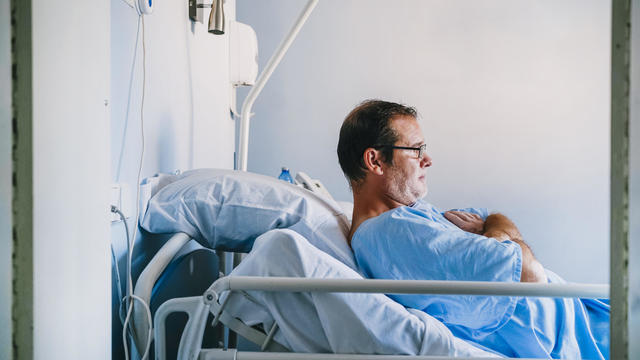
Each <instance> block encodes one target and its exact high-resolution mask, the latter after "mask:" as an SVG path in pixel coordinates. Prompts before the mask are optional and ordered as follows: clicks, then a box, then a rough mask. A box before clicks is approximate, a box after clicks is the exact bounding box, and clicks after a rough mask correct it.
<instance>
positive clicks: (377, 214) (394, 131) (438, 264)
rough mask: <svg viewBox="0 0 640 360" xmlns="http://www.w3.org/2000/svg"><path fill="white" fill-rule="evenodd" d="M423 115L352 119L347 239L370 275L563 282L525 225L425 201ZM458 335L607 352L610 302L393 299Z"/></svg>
mask: <svg viewBox="0 0 640 360" xmlns="http://www.w3.org/2000/svg"><path fill="white" fill-rule="evenodd" d="M416 117H417V113H416V111H415V109H413V108H410V107H406V106H404V105H400V104H395V103H390V102H384V101H379V100H369V101H365V102H363V103H362V104H360V105H359V106H358V107H356V108H355V109H354V110H353V111H351V113H350V114H349V115H348V116H347V117H346V119H345V121H344V123H343V124H342V128H341V130H340V139H339V142H338V158H339V161H340V166H341V167H342V170H343V171H344V173H345V176H346V177H347V178H348V180H349V181H350V184H351V188H352V191H353V198H354V210H353V220H352V228H351V232H350V234H349V239H350V244H351V247H352V248H353V251H354V254H355V257H356V260H357V262H358V266H359V267H360V268H361V270H362V271H363V272H364V274H365V275H366V276H368V277H372V278H384V279H407V280H418V279H423V280H424V279H429V280H466V281H505V282H517V281H523V282H525V281H526V282H552V283H562V282H564V281H563V280H562V279H561V278H560V277H559V276H558V275H556V274H554V273H553V272H551V271H549V270H546V269H544V268H543V267H542V265H541V264H540V263H539V262H538V261H537V260H536V258H535V257H534V255H533V253H532V251H531V249H530V248H529V246H528V245H527V244H526V243H525V242H524V241H523V240H522V236H521V234H520V232H519V231H518V229H517V227H516V226H515V225H514V224H513V223H512V222H511V221H510V220H509V219H508V218H507V217H506V216H504V215H501V214H491V215H489V214H488V213H487V210H486V209H465V210H464V211H448V212H444V213H443V212H441V211H440V210H438V209H437V208H435V207H434V206H433V205H431V204H429V203H427V202H425V201H424V200H421V198H422V197H423V196H425V195H426V193H427V184H426V169H427V168H428V167H430V166H431V165H432V159H431V158H430V157H429V155H427V153H426V146H425V144H424V136H423V134H422V131H421V129H420V126H419V124H418V122H417V120H416ZM391 297H392V298H393V299H394V300H396V301H398V302H400V303H401V304H403V305H404V306H407V307H411V308H415V309H422V310H423V311H425V312H426V313H428V314H430V315H432V316H434V317H436V318H438V319H440V320H441V321H442V322H444V323H445V324H446V325H447V327H449V329H450V330H451V331H452V332H453V334H454V335H456V336H458V337H460V338H463V339H466V340H468V341H471V342H474V343H476V344H479V345H481V346H485V347H487V348H490V349H492V350H495V351H499V352H500V353H502V354H504V355H507V356H514V357H551V358H558V357H562V358H589V359H601V358H608V356H609V333H608V332H609V304H608V302H604V301H599V300H589V299H552V298H521V297H504V296H494V297H489V296H486V297H480V296H446V295H442V296H441V295H422V294H416V295H414V294H410V295H392V296H391Z"/></svg>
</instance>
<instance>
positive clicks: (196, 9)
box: [188, 0, 225, 35]
mask: <svg viewBox="0 0 640 360" xmlns="http://www.w3.org/2000/svg"><path fill="white" fill-rule="evenodd" d="M188 3H189V18H190V19H191V21H193V22H199V23H204V15H203V13H202V9H205V8H211V12H209V23H208V25H207V29H208V31H209V32H210V33H211V34H214V35H224V33H225V16H224V0H213V2H212V3H210V4H207V3H204V2H203V1H198V0H188Z"/></svg>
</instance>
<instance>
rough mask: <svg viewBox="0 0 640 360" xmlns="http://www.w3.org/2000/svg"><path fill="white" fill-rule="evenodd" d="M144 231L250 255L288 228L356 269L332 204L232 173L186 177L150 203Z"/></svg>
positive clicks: (342, 220)
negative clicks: (260, 241) (261, 239)
mask: <svg viewBox="0 0 640 360" xmlns="http://www.w3.org/2000/svg"><path fill="white" fill-rule="evenodd" d="M140 226H141V227H142V228H144V229H145V230H147V231H149V232H152V233H175V232H184V233H187V234H189V235H190V236H192V237H193V238H194V239H196V240H197V241H198V242H200V243H201V244H202V245H203V246H206V247H209V248H213V249H219V250H225V251H234V252H248V251H250V250H251V247H252V246H253V242H254V240H255V239H256V237H258V236H260V235H262V234H263V233H265V232H267V231H269V230H271V229H282V228H289V229H291V230H294V231H295V232H297V233H299V234H300V235H302V236H304V237H305V238H307V240H309V242H310V243H311V244H313V245H314V246H315V247H317V248H318V249H320V250H322V251H324V252H326V253H328V254H329V255H331V256H333V257H334V258H336V259H338V260H340V261H341V262H343V263H344V264H346V265H347V266H349V267H350V268H352V269H354V270H355V269H357V267H356V263H355V259H354V257H353V253H352V252H351V249H350V248H349V246H348V245H347V236H348V233H349V227H350V224H349V221H348V220H347V216H346V215H345V214H344V212H343V211H342V209H341V207H340V206H339V205H338V204H337V203H335V201H332V200H330V199H326V198H323V197H321V196H318V195H316V194H314V193H312V192H310V191H308V190H305V189H303V188H300V187H297V186H295V185H292V184H289V183H287V182H284V181H282V180H278V179H275V178H272V177H268V176H263V175H258V174H253V173H248V172H242V171H234V170H217V169H200V170H191V171H187V172H184V173H183V174H181V175H178V176H177V179H176V181H174V182H172V183H170V184H168V185H166V186H164V187H163V188H162V189H161V190H160V191H158V193H157V194H156V195H155V196H153V197H152V198H151V200H150V201H149V204H148V206H147V209H146V211H145V213H144V216H143V217H142V220H141V222H140Z"/></svg>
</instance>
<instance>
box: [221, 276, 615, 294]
mask: <svg viewBox="0 0 640 360" xmlns="http://www.w3.org/2000/svg"><path fill="white" fill-rule="evenodd" d="M210 289H212V290H214V291H215V292H216V293H217V294H220V293H222V292H223V291H227V290H263V291H296V292H297V291H306V292H351V293H385V294H445V295H497V296H536V297H577V298H609V285H606V284H537V283H504V282H487V281H437V280H380V279H317V278H292V277H260V276H227V277H224V278H221V279H218V280H216V282H214V283H213V285H212V286H211V288H210Z"/></svg>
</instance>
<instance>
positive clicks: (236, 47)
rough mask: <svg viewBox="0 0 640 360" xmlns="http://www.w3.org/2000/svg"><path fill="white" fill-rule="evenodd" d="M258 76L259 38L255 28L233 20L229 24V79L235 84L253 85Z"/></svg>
mask: <svg viewBox="0 0 640 360" xmlns="http://www.w3.org/2000/svg"><path fill="white" fill-rule="evenodd" d="M256 77H258V38H257V36H256V32H255V31H253V28H252V27H251V26H249V25H247V24H243V23H241V22H237V21H232V22H231V24H230V26H229V79H230V81H231V85H233V86H246V85H248V86H252V85H254V84H255V83H256Z"/></svg>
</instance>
